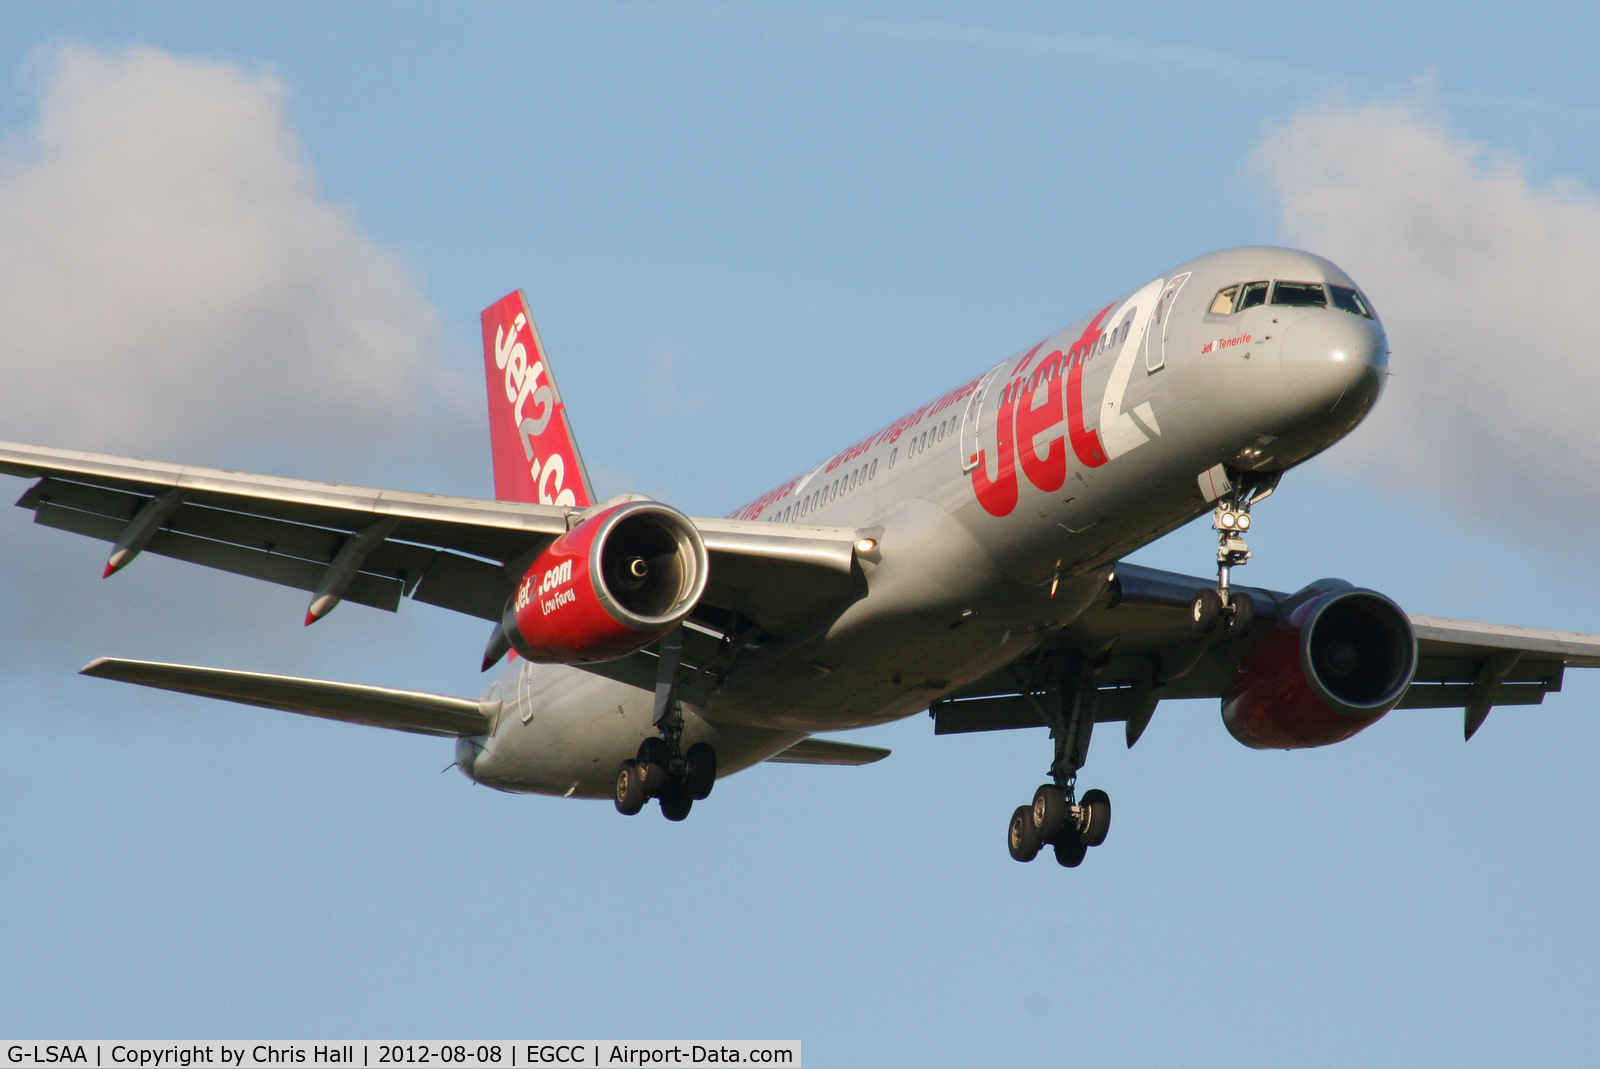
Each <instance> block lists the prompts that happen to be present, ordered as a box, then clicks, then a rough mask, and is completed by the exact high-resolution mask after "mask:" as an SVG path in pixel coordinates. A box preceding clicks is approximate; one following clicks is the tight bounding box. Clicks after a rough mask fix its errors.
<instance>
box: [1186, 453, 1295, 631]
mask: <svg viewBox="0 0 1600 1069" xmlns="http://www.w3.org/2000/svg"><path fill="white" fill-rule="evenodd" d="M1229 474H1230V475H1233V476H1234V477H1235V481H1234V486H1233V488H1232V489H1230V490H1229V491H1228V493H1226V494H1225V495H1223V497H1222V498H1220V499H1219V500H1218V501H1217V507H1216V508H1215V509H1213V510H1212V512H1211V527H1212V530H1214V531H1216V532H1217V587H1216V589H1215V590H1201V591H1198V592H1197V593H1196V594H1195V596H1194V601H1193V602H1192V603H1191V605H1190V614H1191V622H1192V623H1193V624H1194V629H1195V632H1196V633H1197V634H1201V635H1209V634H1211V633H1212V632H1213V631H1215V630H1216V629H1217V627H1218V626H1219V625H1220V626H1221V627H1222V629H1223V633H1224V634H1225V635H1227V636H1228V637H1229V638H1232V637H1234V636H1235V635H1242V634H1244V633H1245V632H1247V631H1249V630H1250V625H1251V624H1253V623H1255V620H1256V605H1255V600H1254V599H1253V598H1251V597H1250V595H1249V594H1246V593H1244V592H1243V591H1234V590H1232V589H1230V587H1229V583H1230V581H1231V580H1232V578H1233V570H1234V569H1235V568H1242V567H1244V566H1245V564H1247V563H1249V560H1250V557H1251V553H1250V544H1249V543H1248V542H1246V541H1245V540H1244V535H1245V532H1246V531H1248V530H1250V524H1251V520H1250V506H1251V505H1254V504H1255V503H1256V502H1258V501H1260V500H1261V499H1262V498H1264V497H1266V496H1267V495H1269V494H1271V493H1272V491H1273V490H1274V489H1276V488H1277V485H1278V473H1272V474H1271V475H1269V476H1259V475H1254V473H1251V472H1231V471H1230V472H1229ZM1252 476H1254V477H1252Z"/></svg>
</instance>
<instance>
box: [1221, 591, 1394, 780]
mask: <svg viewBox="0 0 1600 1069" xmlns="http://www.w3.org/2000/svg"><path fill="white" fill-rule="evenodd" d="M1416 670H1417V637H1416V634H1415V633H1414V632H1413V631H1412V629H1411V621H1410V620H1408V619H1407V618H1406V614H1405V613H1403V612H1401V611H1400V607H1399V606H1397V605H1396V604H1395V603H1394V602H1392V601H1390V600H1389V599H1388V598H1386V597H1384V596H1383V595H1382V594H1379V593H1377V592H1376V591H1372V590H1362V589H1358V588H1356V587H1344V588H1343V589H1339V590H1333V591H1329V592H1327V593H1324V594H1320V595H1317V596H1315V597H1312V598H1310V599H1308V600H1306V601H1304V602H1302V603H1301V604H1300V605H1298V606H1296V607H1295V608H1294V610H1293V611H1291V612H1290V613H1289V614H1288V615H1287V616H1285V617H1284V618H1282V619H1280V620H1278V621H1276V622H1275V623H1273V625H1272V626H1271V627H1269V628H1268V629H1267V630H1266V631H1265V632H1264V633H1263V634H1262V635H1261V637H1260V638H1258V639H1256V641H1255V643H1254V644H1253V645H1252V646H1251V647H1250V650H1249V652H1248V653H1246V654H1245V657H1244V661H1243V663H1241V664H1240V666H1239V671H1238V673H1237V674H1236V675H1235V676H1234V677H1233V683H1232V685H1231V686H1230V687H1229V689H1228V693H1227V695H1226V696H1225V697H1224V698H1223V699H1222V722H1223V723H1224V724H1226V725H1227V726H1228V731H1229V732H1231V733H1232V735H1233V737H1234V738H1236V739H1238V740H1239V741H1240V742H1242V743H1244V744H1245V745H1246V746H1249V747H1252V748H1254V749H1257V750H1299V749H1304V748H1306V747H1310V746H1326V745H1328V744H1329V743H1334V742H1342V741H1343V740H1345V739H1348V738H1349V737H1350V736H1352V735H1354V734H1355V733H1356V732H1358V731H1360V730H1361V729H1363V728H1365V727H1367V726H1368V725H1370V724H1373V723H1376V722H1377V720H1378V719H1379V718H1380V717H1382V716H1383V714H1385V713H1387V712H1388V711H1389V710H1390V709H1393V708H1394V706H1395V704H1396V703H1397V702H1399V700H1400V698H1401V696H1402V695H1404V694H1405V692H1406V688H1407V687H1408V686H1410V685H1411V677H1412V675H1413V674H1415V672H1416Z"/></svg>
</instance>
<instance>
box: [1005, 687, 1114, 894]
mask: <svg viewBox="0 0 1600 1069" xmlns="http://www.w3.org/2000/svg"><path fill="white" fill-rule="evenodd" d="M1098 693H1099V692H1098V691H1097V690H1096V688H1095V684H1094V674H1093V672H1092V671H1091V670H1090V669H1089V668H1088V666H1086V665H1084V664H1083V662H1082V659H1081V658H1080V657H1076V656H1074V657H1072V658H1071V659H1070V660H1069V661H1068V662H1066V664H1065V665H1064V666H1063V668H1062V670H1061V671H1060V673H1059V674H1058V676H1057V683H1056V686H1055V688H1054V694H1053V695H1052V696H1051V697H1052V698H1053V699H1054V700H1047V701H1046V702H1045V703H1043V705H1042V706H1041V708H1040V711H1041V712H1042V713H1044V714H1045V717H1046V719H1047V721H1048V722H1049V724H1050V738H1051V739H1052V740H1053V741H1054V742H1055V760H1053V761H1052V762H1051V763H1050V779H1051V782H1049V783H1046V784H1044V785H1043V786H1041V787H1040V788H1039V789H1038V790H1037V791H1035V792H1034V793H1033V804H1032V805H1022V806H1018V807H1017V808H1016V810H1015V811H1014V812H1013V813H1012V814H1011V823H1010V824H1009V825H1008V826H1007V828H1006V847H1007V849H1008V850H1010V852H1011V856H1012V857H1013V858H1015V859H1016V860H1017V861H1032V860H1033V859H1034V858H1035V857H1038V856H1039V851H1040V850H1041V849H1043V848H1044V847H1045V846H1046V845H1048V846H1050V847H1052V848H1054V850H1055V855H1056V861H1057V862H1058V863H1060V864H1062V865H1064V866H1066V867H1067V868H1077V867H1078V866H1079V865H1081V864H1083V858H1084V855H1085V854H1087V853H1088V850H1089V847H1091V846H1099V845H1100V844H1101V843H1103V842H1105V839H1106V832H1107V831H1109V830H1110V828H1111V799H1110V798H1109V797H1107V796H1106V792H1105V791H1102V790H1089V791H1085V792H1084V793H1083V797H1082V798H1078V797H1077V784H1078V770H1079V769H1081V768H1082V767H1083V763H1084V760H1085V758H1086V756H1087V754H1088V752H1089V736H1090V734H1091V733H1092V732H1093V731H1094V707H1095V699H1096V697H1097V696H1098Z"/></svg>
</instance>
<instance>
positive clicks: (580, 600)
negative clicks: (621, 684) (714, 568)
mask: <svg viewBox="0 0 1600 1069" xmlns="http://www.w3.org/2000/svg"><path fill="white" fill-rule="evenodd" d="M706 573H707V564H706V546H705V542H704V541H703V540H702V539H701V538H700V532H699V531H697V530H696V529H695V526H694V524H693V523H691V522H690V521H689V518H688V517H687V516H685V515H684V514H683V513H681V512H679V511H678V510H676V509H672V508H668V507H667V506H666V505H661V504H657V503H656V502H654V501H630V502H628V503H627V504H624V505H616V506H613V507H612V508H608V509H605V510H603V511H601V512H599V513H597V514H595V515H594V516H591V517H589V518H588V519H587V520H584V521H583V522H582V523H580V524H578V526H576V527H574V528H573V529H572V530H570V531H568V532H567V533H566V534H564V535H562V536H561V537H560V538H557V539H556V540H555V541H554V542H552V543H550V546H549V548H547V549H546V550H545V551H544V552H543V553H541V554H539V557H538V559H536V560H535V561H534V562H533V566H532V567H530V568H529V569H528V572H527V574H526V575H524V576H523V577H522V582H521V583H519V584H517V590H516V593H514V594H513V595H512V596H511V599H510V600H509V601H508V602H507V603H506V609H505V614H504V615H503V616H502V618H501V621H500V628H501V631H502V632H503V633H504V635H505V638H506V639H507V640H509V642H510V645H511V648H512V649H514V650H516V651H517V652H518V653H520V654H522V656H524V657H526V658H528V659H529V660H530V661H554V662H559V663H564V664H574V663H580V662H586V661H608V660H611V659H613V658H616V657H625V656H627V655H628V654H630V653H632V652H633V651H634V650H637V649H639V648H640V647H641V646H644V645H645V644H647V643H649V642H653V641H654V640H655V639H657V638H660V637H661V636H662V635H664V634H666V633H667V632H668V631H671V630H672V629H673V628H674V627H677V626H678V624H680V623H682V622H683V619H684V617H686V616H688V615H689V613H690V611H691V610H692V609H693V608H694V606H695V603H696V602H698V601H699V600H700V595H701V594H702V593H704V592H705V588H706Z"/></svg>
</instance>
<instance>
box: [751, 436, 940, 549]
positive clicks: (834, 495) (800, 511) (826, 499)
mask: <svg viewBox="0 0 1600 1069" xmlns="http://www.w3.org/2000/svg"><path fill="white" fill-rule="evenodd" d="M960 419H961V417H960V416H959V415H955V416H951V417H950V418H949V419H947V420H944V421H943V422H941V423H937V424H935V425H934V426H932V427H929V428H928V429H927V430H925V431H923V432H922V433H921V434H917V435H913V436H912V437H911V438H910V439H909V441H908V442H907V444H906V459H907V460H910V459H911V458H912V457H914V456H916V455H917V454H918V453H921V452H922V451H924V450H925V449H927V448H928V447H929V446H931V445H937V444H938V443H940V442H942V441H944V440H945V438H946V437H948V436H949V435H952V434H954V433H955V431H956V427H957V426H958V425H959V423H960ZM899 456H900V450H899V448H898V447H896V448H895V449H893V450H891V451H890V452H889V467H891V468H892V467H894V463H895V461H896V460H897V459H898V458H899ZM877 475H878V461H877V458H873V460H872V462H871V463H863V464H862V465H861V466H860V467H858V468H856V469H855V470H854V471H852V472H850V473H849V474H848V475H841V476H839V477H838V478H837V479H835V480H833V481H832V482H831V483H827V484H825V485H823V486H820V487H818V488H817V489H815V490H813V491H811V492H810V493H809V494H807V495H806V496H805V497H802V498H801V499H800V500H798V501H796V502H795V503H794V504H792V505H787V506H785V507H784V508H782V509H780V510H778V511H776V512H773V513H772V514H771V515H770V516H768V517H767V522H768V523H793V522H797V521H799V520H801V519H804V518H805V517H807V516H809V515H811V514H812V513H813V512H815V511H816V510H817V509H819V508H822V507H823V506H824V505H828V504H831V503H832V502H834V501H835V500H837V499H838V498H841V497H843V496H844V495H845V494H848V493H849V492H850V491H852V490H855V489H856V488H858V487H860V486H863V485H865V484H866V483H869V482H871V481H872V480H873V479H874V478H876V477H877Z"/></svg>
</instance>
